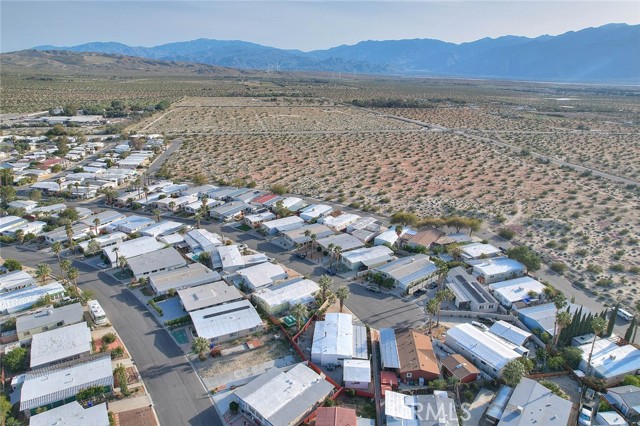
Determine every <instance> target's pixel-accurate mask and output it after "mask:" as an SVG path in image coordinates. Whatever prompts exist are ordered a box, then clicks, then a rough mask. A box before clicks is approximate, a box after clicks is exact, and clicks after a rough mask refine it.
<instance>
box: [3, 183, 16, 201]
mask: <svg viewBox="0 0 640 426" xmlns="http://www.w3.org/2000/svg"><path fill="white" fill-rule="evenodd" d="M15 199H16V189H15V188H14V187H13V186H0V200H2V202H3V203H5V204H6V203H10V202H12V201H13V200H15Z"/></svg>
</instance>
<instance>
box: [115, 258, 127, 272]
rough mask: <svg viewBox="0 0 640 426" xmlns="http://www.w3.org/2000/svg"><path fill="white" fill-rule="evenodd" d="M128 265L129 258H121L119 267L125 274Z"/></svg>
mask: <svg viewBox="0 0 640 426" xmlns="http://www.w3.org/2000/svg"><path fill="white" fill-rule="evenodd" d="M128 265H129V264H128V263H127V258H126V257H124V256H120V258H119V259H118V266H120V270H121V271H123V272H124V270H125V268H126V267H127V266H128Z"/></svg>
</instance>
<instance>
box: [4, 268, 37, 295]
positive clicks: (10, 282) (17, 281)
mask: <svg viewBox="0 0 640 426" xmlns="http://www.w3.org/2000/svg"><path fill="white" fill-rule="evenodd" d="M35 283H36V280H35V278H33V277H32V276H31V275H29V274H27V273H26V272H25V271H11V272H8V273H6V274H2V275H0V292H6V291H11V290H13V289H15V288H18V287H28V286H31V285H34V284H35Z"/></svg>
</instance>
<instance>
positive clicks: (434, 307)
mask: <svg viewBox="0 0 640 426" xmlns="http://www.w3.org/2000/svg"><path fill="white" fill-rule="evenodd" d="M424 311H425V313H426V314H427V315H428V317H429V334H431V330H432V329H433V318H434V317H435V316H436V314H437V313H438V312H439V311H440V303H438V300H437V299H435V298H434V299H429V301H428V302H427V304H426V305H425V307H424Z"/></svg>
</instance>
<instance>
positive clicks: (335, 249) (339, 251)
mask: <svg viewBox="0 0 640 426" xmlns="http://www.w3.org/2000/svg"><path fill="white" fill-rule="evenodd" d="M333 254H334V255H335V256H336V262H338V260H340V255H341V254H342V247H340V246H335V247H333Z"/></svg>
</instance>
